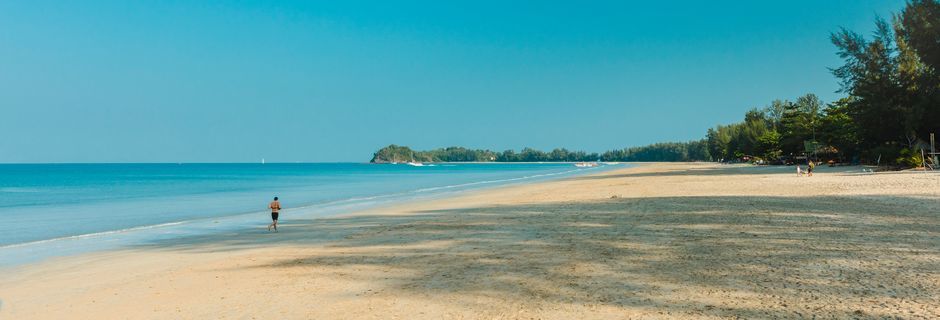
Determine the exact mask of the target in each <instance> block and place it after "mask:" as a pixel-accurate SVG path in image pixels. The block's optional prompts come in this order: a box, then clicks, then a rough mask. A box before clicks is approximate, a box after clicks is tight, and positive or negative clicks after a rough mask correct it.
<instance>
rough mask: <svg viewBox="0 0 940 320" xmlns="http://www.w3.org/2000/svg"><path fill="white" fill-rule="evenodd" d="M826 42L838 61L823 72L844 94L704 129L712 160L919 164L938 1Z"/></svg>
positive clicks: (936, 64)
mask: <svg viewBox="0 0 940 320" xmlns="http://www.w3.org/2000/svg"><path fill="white" fill-rule="evenodd" d="M830 37H831V40H832V43H833V44H834V45H835V46H836V48H837V54H838V56H839V57H840V58H842V60H843V61H844V64H843V65H842V66H839V67H836V68H832V69H830V70H831V71H832V74H833V75H834V76H835V77H836V78H837V79H838V80H839V81H840V84H841V89H840V92H842V93H845V94H846V97H844V98H842V99H839V100H837V101H834V102H831V103H828V104H824V103H823V102H822V101H820V100H819V98H817V97H816V95H814V94H806V95H804V96H802V97H799V98H797V99H796V101H786V100H775V101H773V102H771V103H770V104H769V105H767V106H766V107H764V108H761V109H756V108H755V109H752V110H750V111H748V112H747V113H746V114H745V115H744V121H742V122H739V123H734V124H730V125H720V126H717V127H715V128H712V129H709V130H708V132H707V134H706V140H707V143H708V151H709V155H710V157H711V158H713V159H716V160H717V159H721V160H726V161H741V160H752V159H760V160H766V161H771V162H779V161H793V160H794V159H804V158H806V157H809V158H814V157H815V158H818V159H822V160H836V161H843V162H847V161H848V162H864V163H880V164H888V165H899V166H905V167H910V166H920V165H922V158H921V156H922V154H921V152H922V150H924V149H926V150H928V151H929V146H928V144H927V141H928V140H929V135H930V134H931V133H940V73H938V70H940V69H938V68H940V2H938V1H936V0H916V1H911V2H908V3H907V4H906V6H905V7H904V9H903V10H902V11H901V12H900V13H897V14H894V15H892V18H891V22H890V23H889V22H888V21H887V20H885V19H882V18H878V19H876V21H875V32H874V33H873V35H872V36H871V38H870V39H869V38H866V37H865V36H863V35H861V34H859V33H856V32H854V31H851V30H847V29H845V28H842V29H841V30H839V31H838V32H835V33H833V34H831V36H830Z"/></svg>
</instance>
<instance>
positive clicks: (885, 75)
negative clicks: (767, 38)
mask: <svg viewBox="0 0 940 320" xmlns="http://www.w3.org/2000/svg"><path fill="white" fill-rule="evenodd" d="M830 38H831V41H832V43H833V44H834V45H835V47H836V49H837V51H836V52H837V55H838V56H839V57H840V58H841V59H842V60H843V62H844V63H843V65H841V66H838V67H835V68H831V69H830V71H831V72H832V74H833V75H834V76H835V77H836V78H837V79H838V80H839V82H840V85H841V88H840V91H839V92H841V93H844V94H845V97H844V98H841V99H839V100H837V101H832V102H829V103H824V102H823V101H821V100H820V99H819V97H817V96H816V95H815V94H812V93H809V94H805V95H803V96H801V97H798V98H796V99H795V100H793V101H790V100H780V99H778V100H774V101H771V102H770V103H769V104H767V105H765V106H763V107H760V108H752V109H750V110H748V111H747V112H746V113H745V114H744V119H743V121H741V122H737V123H732V124H728V125H718V126H716V127H714V128H710V129H708V130H707V132H706V133H705V138H704V139H702V140H694V141H689V142H665V143H655V144H652V145H647V146H642V147H630V148H625V149H621V150H610V151H607V152H604V153H601V154H597V153H586V152H584V151H569V150H567V149H563V148H561V149H554V150H552V151H550V152H543V151H539V150H535V149H531V148H525V149H522V150H521V151H519V152H516V151H513V150H506V151H503V152H494V151H490V150H473V149H466V148H462V147H450V148H442V149H435V150H430V151H413V150H411V149H410V148H408V147H403V146H396V145H391V146H388V147H385V148H382V149H381V150H379V151H378V152H376V153H375V156H374V157H373V159H372V161H373V162H408V161H421V162H433V161H451V162H455V161H481V162H487V161H499V162H523V161H524V162H540V161H725V162H739V161H750V162H766V163H789V162H802V161H807V160H808V159H811V158H815V159H816V160H817V161H838V162H849V163H878V164H883V165H884V164H887V165H897V166H902V167H912V166H920V165H923V163H922V158H921V155H922V152H923V150H924V149H927V150H929V146H928V144H927V141H928V140H929V135H930V134H931V133H937V134H940V2H938V0H914V1H910V2H908V3H907V4H906V5H905V7H904V8H903V10H902V11H901V12H899V13H897V14H893V15H892V16H891V21H890V23H889V22H888V20H885V19H883V18H877V19H876V21H875V32H874V33H873V34H872V35H871V37H870V38H868V37H865V36H863V35H862V34H859V33H857V32H854V31H851V30H847V29H845V28H842V29H840V30H839V31H838V32H835V33H832V34H831V35H830Z"/></svg>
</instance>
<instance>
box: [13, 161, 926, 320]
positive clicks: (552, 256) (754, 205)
mask: <svg viewBox="0 0 940 320" xmlns="http://www.w3.org/2000/svg"><path fill="white" fill-rule="evenodd" d="M283 218H284V221H283V224H282V227H281V232H279V233H268V232H266V231H265V229H264V227H265V224H266V222H265V221H264V220H263V219H261V220H259V226H258V228H257V229H256V230H248V231H244V232H239V233H230V234H221V235H211V236H203V237H193V238H184V239H176V240H172V241H161V242H155V243H150V244H147V245H143V246H139V247H136V248H131V249H127V250H121V251H112V252H104V253H95V254H85V255H80V256H76V257H67V258H59V259H54V260H49V261H45V262H41V263H37V264H32V265H27V266H22V267H17V268H16V269H14V270H6V271H5V272H3V274H2V276H0V300H2V305H0V319H154V318H155V319H574V318H589V319H729V318H730V319H734V318H746V319H753V318H805V319H814V318H815V319H851V318H860V319H867V318H873V319H881V318H892V319H893V318H894V317H898V318H903V319H937V318H940V175H937V174H933V175H925V174H923V173H918V172H900V173H879V174H861V169H860V168H858V167H845V168H829V167H820V168H819V169H818V170H817V174H816V176H814V177H811V178H810V177H796V173H795V169H794V168H793V167H752V166H746V165H734V166H723V165H716V164H695V163H692V164H649V165H641V166H638V167H635V168H629V169H622V170H614V171H609V172H604V173H601V174H597V175H591V176H581V177H574V178H569V179H564V180H558V181H550V182H543V183H536V184H529V185H517V186H508V187H501V188H495V189H489V190H483V191H476V192H468V193H462V194H459V195H458V196H455V197H452V198H447V199H440V200H434V201H427V202H418V203H408V204H402V205H397V206H391V207H384V208H378V209H373V210H369V211H366V212H359V213H355V214H349V215H346V216H342V217H336V218H329V219H317V220H303V221H297V220H291V219H290V217H289V216H286V217H283ZM259 219H260V218H259Z"/></svg>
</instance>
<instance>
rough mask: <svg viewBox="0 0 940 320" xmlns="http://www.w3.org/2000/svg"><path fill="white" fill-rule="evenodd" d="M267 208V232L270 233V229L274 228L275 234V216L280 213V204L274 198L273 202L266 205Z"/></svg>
mask: <svg viewBox="0 0 940 320" xmlns="http://www.w3.org/2000/svg"><path fill="white" fill-rule="evenodd" d="M268 208H271V221H272V222H271V224H269V225H268V231H271V228H272V227H273V228H274V232H277V214H278V212H279V211H281V202H280V201H277V197H274V201H271V204H269V205H268Z"/></svg>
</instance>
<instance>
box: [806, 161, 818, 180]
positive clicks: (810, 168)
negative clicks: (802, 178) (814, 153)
mask: <svg viewBox="0 0 940 320" xmlns="http://www.w3.org/2000/svg"><path fill="white" fill-rule="evenodd" d="M815 167H816V163H814V162H813V160H810V161H809V163H808V164H806V175H807V176H810V177H812V176H813V169H814V168H815Z"/></svg>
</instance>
